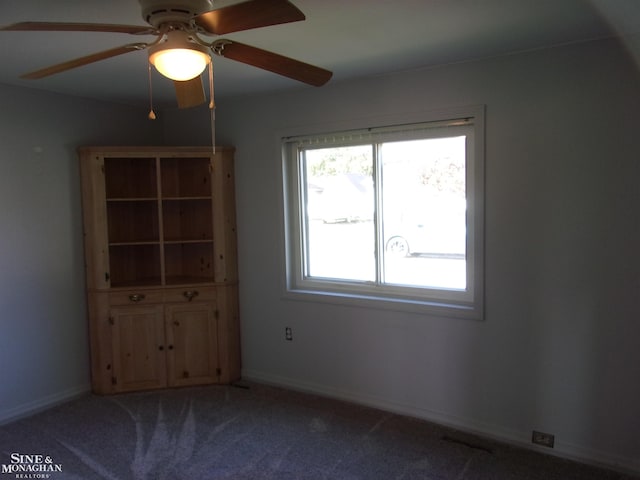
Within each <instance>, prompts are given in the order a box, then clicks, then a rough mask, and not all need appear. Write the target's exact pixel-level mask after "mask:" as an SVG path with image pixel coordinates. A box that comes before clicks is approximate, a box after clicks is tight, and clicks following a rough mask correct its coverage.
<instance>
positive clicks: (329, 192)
mask: <svg viewBox="0 0 640 480" xmlns="http://www.w3.org/2000/svg"><path fill="white" fill-rule="evenodd" d="M303 158H304V162H303V174H304V182H303V185H304V196H305V199H306V202H305V203H306V210H305V211H306V215H305V218H306V220H305V222H304V223H305V245H306V249H305V250H306V252H305V254H306V258H305V269H304V270H305V275H306V276H308V277H324V278H336V279H342V280H354V281H374V280H375V238H376V237H375V230H374V222H373V214H374V205H375V203H374V190H373V177H372V174H373V158H372V147H371V145H358V146H347V147H335V148H322V149H312V150H305V151H303Z"/></svg>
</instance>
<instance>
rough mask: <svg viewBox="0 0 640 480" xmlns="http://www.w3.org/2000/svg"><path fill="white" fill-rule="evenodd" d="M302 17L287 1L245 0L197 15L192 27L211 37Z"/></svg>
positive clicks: (292, 20) (295, 20) (302, 18)
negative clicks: (196, 26) (205, 32)
mask: <svg viewBox="0 0 640 480" xmlns="http://www.w3.org/2000/svg"><path fill="white" fill-rule="evenodd" d="M304 19H305V16H304V13H302V12H301V11H300V10H298V8H297V7H296V6H295V5H293V4H292V3H291V2H289V1H288V0H249V1H247V2H243V3H238V4H236V5H229V6H228V7H223V8H219V9H217V10H211V11H209V12H204V13H201V14H200V15H198V16H197V17H196V18H195V19H194V20H195V22H196V24H197V25H198V26H200V27H202V28H204V29H205V30H206V31H208V32H209V33H212V34H214V35H222V34H225V33H232V32H239V31H242V30H249V29H251V28H258V27H266V26H269V25H279V24H281V23H290V22H299V21H301V20H304Z"/></svg>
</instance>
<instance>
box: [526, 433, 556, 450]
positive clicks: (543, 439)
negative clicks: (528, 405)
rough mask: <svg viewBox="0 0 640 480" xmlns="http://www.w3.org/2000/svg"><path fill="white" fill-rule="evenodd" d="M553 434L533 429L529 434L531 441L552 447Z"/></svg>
mask: <svg viewBox="0 0 640 480" xmlns="http://www.w3.org/2000/svg"><path fill="white" fill-rule="evenodd" d="M554 441H555V436H554V435H552V434H550V433H544V432H537V431H536V430H534V431H533V433H532V434H531V443H535V444H536V445H542V446H543V447H549V448H553V444H554Z"/></svg>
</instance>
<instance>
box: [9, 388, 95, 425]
mask: <svg viewBox="0 0 640 480" xmlns="http://www.w3.org/2000/svg"><path fill="white" fill-rule="evenodd" d="M90 391H91V386H90V385H89V384H85V385H78V386H77V387H73V388H69V389H67V390H64V391H62V392H57V393H54V394H51V395H47V396H45V397H42V398H38V399H36V400H33V401H31V402H28V403H24V404H22V405H18V406H16V407H13V408H9V409H7V410H2V411H0V425H5V424H7V423H10V422H14V421H16V420H19V419H21V418H24V417H29V416H31V415H34V414H36V413H38V412H41V411H43V410H46V409H48V408H51V407H55V406H56V405H59V404H61V403H64V402H68V401H69V400H73V399H74V398H77V397H79V396H81V395H84V394H86V393H88V392H90Z"/></svg>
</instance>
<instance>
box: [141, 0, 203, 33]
mask: <svg viewBox="0 0 640 480" xmlns="http://www.w3.org/2000/svg"><path fill="white" fill-rule="evenodd" d="M139 2H140V7H141V8H142V18H143V19H144V20H145V21H146V22H147V23H149V24H150V25H152V26H154V27H156V28H158V27H159V26H160V25H162V24H163V23H176V22H177V23H189V21H190V20H191V19H192V18H193V17H195V16H196V15H199V14H200V13H202V12H207V11H209V10H211V9H212V5H211V0H180V1H177V0H173V1H172V0H139Z"/></svg>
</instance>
